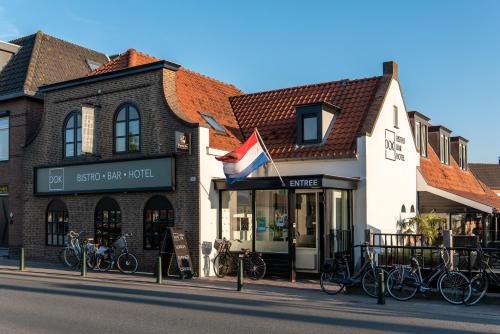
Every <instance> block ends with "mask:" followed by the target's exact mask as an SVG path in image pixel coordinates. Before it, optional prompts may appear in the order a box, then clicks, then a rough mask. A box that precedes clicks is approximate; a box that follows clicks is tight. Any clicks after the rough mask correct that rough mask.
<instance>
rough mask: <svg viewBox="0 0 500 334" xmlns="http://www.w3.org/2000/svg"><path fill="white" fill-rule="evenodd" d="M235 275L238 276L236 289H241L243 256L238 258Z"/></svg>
mask: <svg viewBox="0 0 500 334" xmlns="http://www.w3.org/2000/svg"><path fill="white" fill-rule="evenodd" d="M237 276H238V285H237V289H238V291H241V288H242V287H243V258H241V257H240V258H239V259H238V272H237Z"/></svg>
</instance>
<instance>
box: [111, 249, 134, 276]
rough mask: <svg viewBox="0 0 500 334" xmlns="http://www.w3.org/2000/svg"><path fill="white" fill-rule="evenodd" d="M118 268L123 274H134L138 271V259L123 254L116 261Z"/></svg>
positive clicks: (129, 254)
mask: <svg viewBox="0 0 500 334" xmlns="http://www.w3.org/2000/svg"><path fill="white" fill-rule="evenodd" d="M116 266H117V267H118V270H120V271H121V272H122V273H123V274H133V273H135V272H136V271H137V267H138V266H139V262H137V258H136V257H135V256H134V254H131V253H122V254H120V256H118V259H117V260H116Z"/></svg>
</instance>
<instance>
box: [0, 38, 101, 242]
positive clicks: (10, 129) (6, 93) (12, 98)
mask: <svg viewBox="0 0 500 334" xmlns="http://www.w3.org/2000/svg"><path fill="white" fill-rule="evenodd" d="M107 61H108V58H107V57H106V55H104V54H102V53H99V52H96V51H93V50H89V49H86V48H83V47H81V46H78V45H74V44H71V43H68V42H66V41H63V40H60V39H57V38H54V37H52V36H49V35H47V34H44V33H43V32H37V33H35V34H33V35H30V36H26V37H22V38H19V39H16V40H13V41H11V42H9V43H6V42H0V246H6V247H9V246H13V247H10V250H11V251H15V250H16V247H18V246H21V245H22V243H23V241H22V231H23V216H24V214H23V210H24V203H25V201H24V194H23V187H24V175H23V172H22V171H23V166H24V162H25V160H26V156H25V150H24V149H25V146H26V145H27V144H28V143H30V142H31V140H33V138H34V137H35V136H36V134H37V131H38V129H39V125H40V119H41V117H42V114H43V97H42V95H41V94H40V93H39V90H38V88H39V86H41V85H43V84H48V83H53V82H58V81H61V80H68V79H73V78H77V77H81V76H83V75H86V74H87V73H89V72H90V71H91V70H92V66H94V65H95V66H98V65H99V64H103V63H105V62H107Z"/></svg>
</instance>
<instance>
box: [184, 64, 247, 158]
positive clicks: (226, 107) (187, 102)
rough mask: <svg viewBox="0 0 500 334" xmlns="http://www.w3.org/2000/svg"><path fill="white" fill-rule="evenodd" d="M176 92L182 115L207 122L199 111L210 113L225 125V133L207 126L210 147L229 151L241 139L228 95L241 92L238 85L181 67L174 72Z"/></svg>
mask: <svg viewBox="0 0 500 334" xmlns="http://www.w3.org/2000/svg"><path fill="white" fill-rule="evenodd" d="M175 84H176V87H175V88H176V95H177V99H178V101H179V106H180V108H181V111H182V112H183V114H184V115H186V116H187V117H188V118H189V119H190V120H191V121H192V122H195V123H200V124H204V125H206V126H209V125H208V123H207V122H206V121H205V119H204V118H203V117H202V116H201V114H200V113H206V114H208V115H211V116H212V117H213V118H214V119H215V120H216V121H217V122H218V123H219V124H221V125H222V126H224V128H225V129H226V135H224V134H219V133H217V132H216V131H214V129H212V128H211V127H209V131H210V147H213V148H217V149H221V150H226V151H231V150H234V149H236V148H238V147H239V146H240V145H241V143H242V135H241V131H240V128H239V126H238V122H237V121H236V118H235V117H234V113H233V111H232V109H231V105H230V104H229V99H228V98H229V97H230V96H234V95H240V94H243V92H242V91H240V90H239V89H238V88H236V87H235V86H233V85H229V84H226V83H223V82H220V81H217V80H215V79H212V78H209V77H206V76H204V75H201V74H199V73H195V72H192V71H190V70H187V69H185V68H182V67H181V68H180V69H179V70H177V72H176V80H175Z"/></svg>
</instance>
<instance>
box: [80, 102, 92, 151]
mask: <svg viewBox="0 0 500 334" xmlns="http://www.w3.org/2000/svg"><path fill="white" fill-rule="evenodd" d="M94 120H95V116H94V107H89V106H83V107H82V152H83V153H94Z"/></svg>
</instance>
